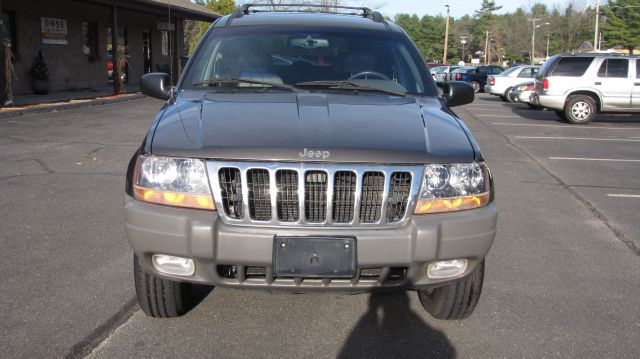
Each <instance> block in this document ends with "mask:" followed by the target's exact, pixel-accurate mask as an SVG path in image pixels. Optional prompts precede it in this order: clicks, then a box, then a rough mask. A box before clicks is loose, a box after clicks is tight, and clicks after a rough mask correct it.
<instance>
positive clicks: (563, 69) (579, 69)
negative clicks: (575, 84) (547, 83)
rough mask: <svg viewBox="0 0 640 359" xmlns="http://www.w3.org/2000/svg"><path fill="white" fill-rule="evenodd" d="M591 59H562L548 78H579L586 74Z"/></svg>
mask: <svg viewBox="0 0 640 359" xmlns="http://www.w3.org/2000/svg"><path fill="white" fill-rule="evenodd" d="M591 62H593V57H563V58H561V59H560V61H558V63H557V64H556V66H555V67H554V68H553V70H552V71H551V74H550V75H549V76H567V77H580V76H582V75H584V73H585V72H587V69H588V68H589V65H591Z"/></svg>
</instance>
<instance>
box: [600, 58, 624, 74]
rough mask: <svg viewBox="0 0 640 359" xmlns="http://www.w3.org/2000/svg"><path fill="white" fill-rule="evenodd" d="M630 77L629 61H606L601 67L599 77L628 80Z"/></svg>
mask: <svg viewBox="0 0 640 359" xmlns="http://www.w3.org/2000/svg"><path fill="white" fill-rule="evenodd" d="M627 76H629V60H626V59H606V60H604V61H603V62H602V65H600V69H599V70H598V77H617V78H626V77H627Z"/></svg>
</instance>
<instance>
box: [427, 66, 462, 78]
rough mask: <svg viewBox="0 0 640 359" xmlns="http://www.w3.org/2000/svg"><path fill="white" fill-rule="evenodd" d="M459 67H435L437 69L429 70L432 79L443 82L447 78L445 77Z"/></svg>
mask: <svg viewBox="0 0 640 359" xmlns="http://www.w3.org/2000/svg"><path fill="white" fill-rule="evenodd" d="M459 67H460V66H437V67H433V68H431V69H430V71H431V76H432V77H433V79H434V80H436V81H445V80H446V78H447V75H448V74H449V73H450V72H451V71H453V70H455V69H457V68H459Z"/></svg>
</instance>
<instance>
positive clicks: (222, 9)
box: [189, 0, 236, 55]
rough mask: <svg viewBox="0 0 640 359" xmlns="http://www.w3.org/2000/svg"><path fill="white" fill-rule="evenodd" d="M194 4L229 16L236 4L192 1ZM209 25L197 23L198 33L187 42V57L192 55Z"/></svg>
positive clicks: (207, 0)
mask: <svg viewBox="0 0 640 359" xmlns="http://www.w3.org/2000/svg"><path fill="white" fill-rule="evenodd" d="M194 2H196V3H198V4H200V5H204V6H206V7H207V8H209V9H211V10H213V11H214V12H216V13H218V14H220V15H228V14H231V13H232V12H233V10H235V9H236V2H235V1H233V0H194ZM209 25H210V24H209V23H208V22H199V24H198V27H197V29H198V32H197V33H195V35H194V36H193V37H192V38H191V39H190V40H189V55H192V54H193V51H194V50H195V49H196V46H198V43H199V42H200V39H202V36H204V33H205V32H206V31H207V29H208V28H209Z"/></svg>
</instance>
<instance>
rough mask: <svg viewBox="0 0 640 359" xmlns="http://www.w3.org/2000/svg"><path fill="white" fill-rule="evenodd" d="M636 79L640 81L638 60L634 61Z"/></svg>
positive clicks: (639, 63) (639, 62) (639, 61)
mask: <svg viewBox="0 0 640 359" xmlns="http://www.w3.org/2000/svg"><path fill="white" fill-rule="evenodd" d="M636 78H637V79H640V60H636Z"/></svg>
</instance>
